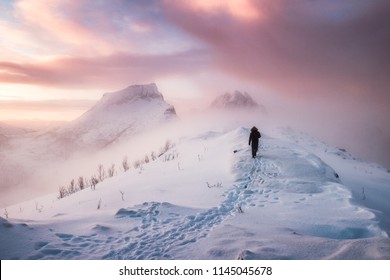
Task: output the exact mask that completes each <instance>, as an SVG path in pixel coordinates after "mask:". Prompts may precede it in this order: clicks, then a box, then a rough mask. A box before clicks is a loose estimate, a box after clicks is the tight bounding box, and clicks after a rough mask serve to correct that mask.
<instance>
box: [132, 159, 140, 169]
mask: <svg viewBox="0 0 390 280" xmlns="http://www.w3.org/2000/svg"><path fill="white" fill-rule="evenodd" d="M133 166H134V168H135V169H137V168H140V167H141V161H140V160H139V159H137V160H136V161H134V163H133Z"/></svg>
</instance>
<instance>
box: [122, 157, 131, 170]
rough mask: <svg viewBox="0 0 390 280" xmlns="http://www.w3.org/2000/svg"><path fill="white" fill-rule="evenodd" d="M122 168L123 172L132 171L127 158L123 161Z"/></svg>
mask: <svg viewBox="0 0 390 280" xmlns="http://www.w3.org/2000/svg"><path fill="white" fill-rule="evenodd" d="M122 167H123V171H124V172H126V171H127V170H129V169H130V165H129V161H128V160H127V157H124V158H123V160H122Z"/></svg>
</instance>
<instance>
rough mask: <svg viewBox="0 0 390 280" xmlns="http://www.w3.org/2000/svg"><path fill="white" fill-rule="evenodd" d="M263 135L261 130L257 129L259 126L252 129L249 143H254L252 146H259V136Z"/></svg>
mask: <svg viewBox="0 0 390 280" xmlns="http://www.w3.org/2000/svg"><path fill="white" fill-rule="evenodd" d="M260 137H261V135H260V132H259V131H258V130H257V128H252V129H251V134H250V135H249V145H250V144H252V148H255V149H256V150H257V148H258V147H259V138H260Z"/></svg>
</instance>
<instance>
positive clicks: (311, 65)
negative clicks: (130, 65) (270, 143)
mask: <svg viewBox="0 0 390 280" xmlns="http://www.w3.org/2000/svg"><path fill="white" fill-rule="evenodd" d="M195 2H198V1H195ZM202 2H203V1H202ZM202 2H199V3H200V4H201V3H202ZM244 2H246V3H251V8H252V9H254V10H255V11H257V14H261V15H262V16H261V17H258V18H254V19H253V20H251V21H247V20H243V19H242V17H240V16H238V15H235V14H232V13H230V12H229V9H228V6H226V7H225V8H223V6H222V5H223V4H222V2H221V5H219V6H216V7H213V6H206V7H207V9H206V8H205V9H203V12H202V13H199V12H194V11H197V8H196V7H197V6H196V5H195V8H194V5H193V4H192V5H191V4H187V2H183V1H168V2H166V3H167V5H169V7H168V8H167V11H168V14H169V16H170V17H171V19H172V20H173V21H174V22H175V23H176V24H178V25H179V26H181V27H182V28H183V29H184V30H186V31H187V32H189V33H190V34H192V35H193V36H196V37H197V38H198V39H200V40H202V41H203V42H205V43H207V44H208V46H209V47H210V49H211V51H212V54H213V55H214V56H215V59H216V61H217V63H218V65H219V67H220V68H221V69H223V70H225V71H229V72H230V73H231V74H233V75H239V76H241V77H242V78H246V79H252V80H257V81H259V82H260V83H262V84H264V85H267V86H269V87H271V88H274V89H278V90H280V91H281V92H284V94H286V95H292V96H296V95H304V96H307V95H308V94H317V93H318V94H324V93H326V94H329V95H339V94H351V95H370V96H372V95H374V96H375V97H377V98H382V99H384V100H386V101H388V93H387V92H388V90H387V89H389V86H390V82H389V79H388V78H387V76H388V73H390V61H389V58H388V57H389V56H388V49H390V35H389V33H388V31H387V26H389V25H390V17H389V14H390V4H388V1H381V0H376V1H369V2H368V1H353V2H349V1H348V2H347V1H343V2H340V1H286V0H276V1H244ZM226 3H230V2H229V1H227V2H226ZM226 5H228V4H226ZM248 5H249V4H248ZM201 7H202V5H201Z"/></svg>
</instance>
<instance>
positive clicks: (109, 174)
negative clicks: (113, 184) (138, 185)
mask: <svg viewBox="0 0 390 280" xmlns="http://www.w3.org/2000/svg"><path fill="white" fill-rule="evenodd" d="M107 174H108V177H110V178H111V177H113V176H114V175H115V164H112V165H111V167H110V168H108V170H107Z"/></svg>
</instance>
